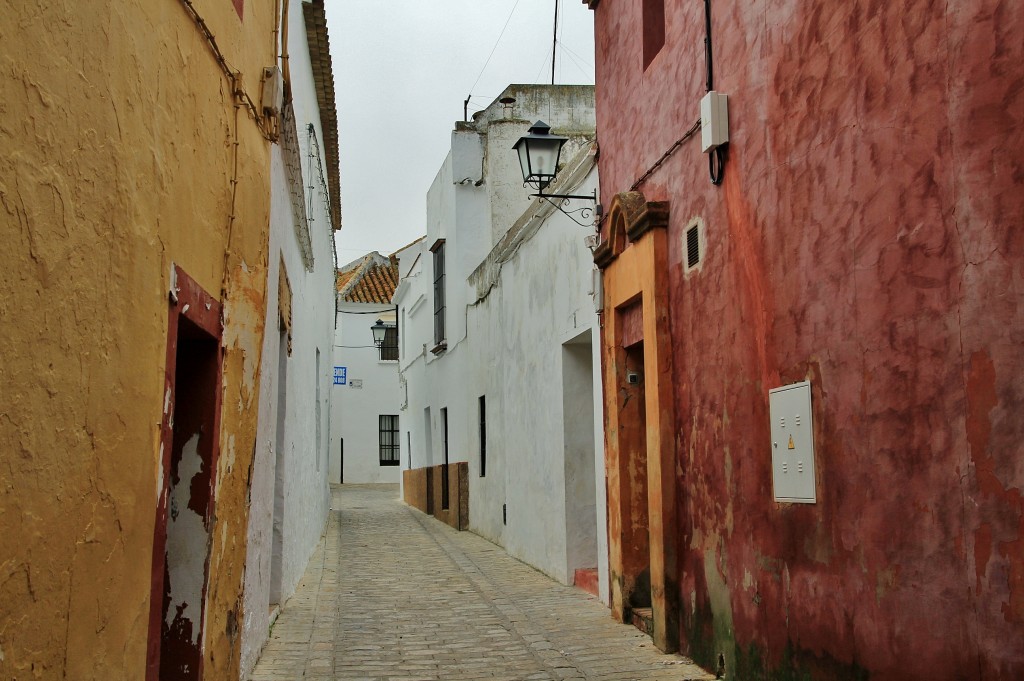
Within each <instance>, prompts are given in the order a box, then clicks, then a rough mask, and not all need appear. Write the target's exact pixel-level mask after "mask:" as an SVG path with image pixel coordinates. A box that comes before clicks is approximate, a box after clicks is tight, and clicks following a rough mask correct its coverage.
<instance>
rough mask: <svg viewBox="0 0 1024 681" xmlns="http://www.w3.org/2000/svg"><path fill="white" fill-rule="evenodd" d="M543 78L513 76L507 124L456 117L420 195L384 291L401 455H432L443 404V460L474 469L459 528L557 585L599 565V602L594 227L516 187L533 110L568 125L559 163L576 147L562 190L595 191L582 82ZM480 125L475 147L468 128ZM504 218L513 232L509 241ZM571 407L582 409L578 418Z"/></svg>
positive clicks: (493, 115)
mask: <svg viewBox="0 0 1024 681" xmlns="http://www.w3.org/2000/svg"><path fill="white" fill-rule="evenodd" d="M544 89H545V88H537V87H536V86H535V87H532V88H520V86H510V88H509V91H511V93H512V96H515V97H516V98H517V104H516V108H515V109H514V110H513V112H512V116H513V119H514V120H506V119H504V118H502V116H504V115H505V112H504V111H503V110H502V109H501V108H500V106H499V107H494V106H493V105H492V107H489V108H488V110H486V111H485V112H482V113H480V114H478V115H477V116H475V120H476V124H475V126H474V125H466V124H458V125H457V129H456V131H455V133H453V144H452V153H451V154H450V155H449V157H448V158H447V159H446V160H445V163H444V164H443V165H442V167H441V170H440V171H439V173H438V176H437V178H436V179H435V181H434V185H433V186H432V187H431V190H430V193H429V194H428V197H427V211H428V219H427V226H428V229H427V235H426V238H425V239H424V240H423V242H421V244H422V246H421V247H420V248H414V249H410V250H409V251H407V252H404V253H400V254H399V256H400V272H401V275H402V283H401V285H400V286H399V289H398V291H397V292H396V296H395V302H396V303H397V304H398V305H399V308H400V312H399V314H400V316H402V319H403V323H404V329H405V331H404V336H405V341H406V342H407V343H408V344H409V348H408V351H407V352H406V353H405V354H404V355H403V357H402V360H401V367H402V379H403V380H404V382H405V388H404V391H405V394H406V396H407V399H406V400H405V401H406V405H405V408H404V410H403V411H402V412H401V413H402V417H403V424H402V430H403V440H402V445H403V452H402V462H403V467H407V466H408V465H409V462H410V461H411V466H412V467H413V468H419V467H422V466H429V465H435V464H438V463H442V461H443V447H444V445H443V442H444V433H443V430H444V429H443V425H442V419H441V410H442V409H445V408H446V409H447V411H448V450H449V461H451V462H455V461H468V462H469V464H470V495H469V497H470V528H471V529H472V530H473V531H475V532H477V533H479V534H481V535H482V536H484V537H487V538H488V539H491V540H492V541H494V542H496V543H498V544H499V545H502V546H504V547H505V548H506V549H507V550H508V552H509V553H510V554H512V555H513V556H515V557H517V558H520V559H522V560H524V561H525V562H528V563H530V564H532V565H534V566H536V567H537V568H539V569H541V570H543V571H544V572H546V573H548V574H549V575H551V576H553V577H555V578H556V579H558V580H560V581H562V582H564V583H571V581H572V578H573V570H574V569H575V568H578V567H586V568H594V567H597V568H598V569H599V575H600V584H601V586H600V589H599V590H600V592H601V594H602V596H603V597H602V600H604V601H605V602H607V585H608V568H607V537H606V531H605V528H606V521H605V515H604V507H605V488H604V456H603V434H602V424H603V417H602V414H601V404H602V401H601V397H600V390H601V387H600V386H601V381H600V353H599V350H598V347H599V325H598V317H597V314H596V312H595V308H594V302H593V299H592V297H591V295H590V293H591V289H592V282H593V275H592V271H593V260H592V256H591V254H590V251H589V250H588V249H587V248H586V247H585V246H584V243H583V239H584V237H585V236H586V235H587V234H589V233H591V231H590V230H589V229H587V228H584V227H580V226H578V225H576V224H575V223H573V222H571V221H570V220H569V219H568V218H566V217H565V216H563V215H562V214H561V213H558V212H555V211H554V210H553V209H552V208H551V207H550V206H549V205H547V204H545V203H543V202H540V201H533V200H531V199H530V198H529V197H528V193H529V192H528V190H526V189H524V188H523V186H522V176H521V174H520V169H519V163H518V160H517V158H516V155H515V154H514V152H513V151H512V145H513V143H514V142H515V139H518V137H519V136H521V135H522V134H524V133H525V132H526V128H527V127H529V124H531V123H532V122H533V121H534V120H536V119H538V118H541V119H543V120H545V121H546V122H547V123H549V124H550V125H552V127H553V128H554V129H555V130H556V131H558V132H565V133H567V134H570V135H574V134H575V135H576V136H575V137H574V139H573V142H572V143H570V144H567V145H566V150H565V151H564V152H563V162H566V161H568V160H569V159H571V158H573V156H574V155H575V157H576V160H577V161H578V162H579V163H580V165H579V167H578V171H577V173H576V175H575V179H574V181H573V184H572V186H568V187H564V188H562V191H563V192H567V193H573V194H589V193H591V192H592V191H594V190H595V189H596V187H597V172H596V169H594V168H593V161H592V158H591V159H584V156H585V155H586V154H577V153H576V152H580V151H581V149H583V148H584V146H585V145H589V141H588V140H587V139H585V138H583V137H581V136H580V135H579V134H578V133H582V132H585V131H587V123H586V120H587V117H588V116H589V132H590V133H591V134H592V132H593V105H592V91H590V93H586V92H583V93H581V92H580V91H579V90H573V89H571V88H570V89H565V88H554V89H552V90H554V91H553V92H548V93H547V94H546V95H545V93H544V92H541V91H540V90H544ZM503 94H505V93H503ZM547 96H552V97H554V99H555V100H557V101H556V102H553V103H550V102H548V101H546V97H547ZM581 101H583V102H584V104H580V102H581ZM481 132H485V133H486V135H484V136H483V137H482V140H483V141H482V143H481V144H480V145H478V147H479V149H475V148H474V145H473V143H472V140H467V139H465V138H466V136H469V135H473V136H476V137H478V138H479V137H480V134H481ZM474 153H478V154H483V157H482V161H483V166H482V167H483V169H484V170H483V173H482V176H481V177H480V178H477V179H473V178H472V176H471V175H468V174H467V177H470V179H472V181H465V179H466V178H464V177H454V175H453V169H454V170H458V171H459V173H458V174H460V175H461V174H462V173H468V172H469V171H470V170H471V169H472V168H473V167H474V159H473V157H472V155H473V154H474ZM581 159H582V160H581ZM588 163H589V165H586V164H588ZM588 168H589V170H588ZM513 223H516V224H515V226H513ZM510 228H512V229H513V231H514V232H515V233H517V234H518V235H519V237H518V238H517V239H515V240H512V241H509V237H507V236H506V235H507V234H508V233H509V230H510ZM439 238H444V239H445V240H446V242H445V249H446V254H447V256H446V277H447V282H446V284H447V286H446V289H447V307H448V309H447V319H446V327H447V330H448V332H447V334H446V335H447V342H448V347H447V350H446V351H444V352H442V353H439V354H437V355H435V354H433V353H432V352H430V349H431V348H432V347H433V346H434V343H433V296H434V294H433V256H432V253H431V252H430V251H429V250H428V249H429V248H430V247H431V246H432V245H433V244H434V243H435V242H436V241H437V239H439ZM502 239H505V242H503V241H502ZM588 371H589V372H590V375H589V377H587V376H586V375H585V373H586V372H588ZM588 378H589V380H587V379H588ZM566 389H568V392H567V390H566ZM586 391H589V392H588V394H582V393H583V392H586ZM481 395H483V396H485V397H486V408H487V414H486V423H487V444H486V447H487V470H486V476H485V477H481V476H480V442H479V439H480V438H479V398H480V396H481ZM583 409H589V418H581V416H580V413H581V410H583ZM567 419H568V420H567ZM567 423H568V424H569V425H568V427H567V426H566V424H567ZM410 443H411V451H407V450H408V449H409V447H408V444H410ZM567 454H568V456H567ZM503 506H504V507H505V510H506V513H507V521H506V522H505V523H503V517H502V515H503V513H502V512H503Z"/></svg>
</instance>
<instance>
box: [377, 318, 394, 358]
mask: <svg viewBox="0 0 1024 681" xmlns="http://www.w3.org/2000/svg"><path fill="white" fill-rule="evenodd" d="M380 359H381V361H382V362H387V361H392V362H393V361H397V360H398V327H397V326H389V327H388V328H386V329H384V342H383V343H381V345H380Z"/></svg>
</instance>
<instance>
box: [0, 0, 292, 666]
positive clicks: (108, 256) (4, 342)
mask: <svg viewBox="0 0 1024 681" xmlns="http://www.w3.org/2000/svg"><path fill="white" fill-rule="evenodd" d="M193 5H194V7H195V9H196V11H197V12H198V14H199V15H201V16H202V18H203V19H204V20H205V21H206V23H207V24H208V26H209V27H210V30H211V32H212V33H213V34H214V35H215V36H216V42H217V43H218V44H219V46H220V49H221V51H222V52H223V53H224V55H225V56H226V58H227V61H228V63H229V64H230V66H231V68H233V69H235V70H237V71H239V72H241V73H242V74H243V76H242V79H241V86H242V87H243V88H244V89H245V90H246V91H247V92H248V93H249V94H250V96H251V97H252V99H253V100H254V101H256V102H257V104H258V102H259V100H260V80H261V74H262V68H263V67H265V66H270V65H272V64H274V62H275V52H276V50H275V40H276V37H275V28H276V23H277V21H276V7H275V5H276V3H275V2H274V0H259V1H257V0H246V1H245V3H244V5H245V6H244V18H241V19H240V18H239V16H238V14H237V13H236V11H235V7H234V4H233V2H232V0H194V2H193ZM235 102H236V100H235V97H234V96H233V93H232V88H231V83H230V81H229V79H228V78H227V77H226V76H225V75H224V73H223V71H222V70H221V67H220V66H219V65H218V64H217V62H216V61H215V59H214V57H213V51H212V50H211V47H210V45H209V43H208V42H207V40H206V38H205V37H204V36H203V34H202V33H201V32H200V30H199V29H198V28H197V24H196V22H195V21H194V19H193V18H192V16H191V15H190V14H189V13H188V12H187V11H186V7H185V3H184V2H183V0H147V1H146V2H112V1H110V0H90V1H89V2H62V3H55V2H44V1H41V0H17V2H4V3H0V235H2V249H0V678H2V679H5V680H6V679H11V678H18V679H29V678H44V679H56V678H67V679H93V678H108V679H143V678H144V674H145V663H146V641H147V635H148V617H149V611H150V588H151V585H150V577H151V574H150V573H151V565H152V553H151V552H152V548H153V531H154V517H155V504H156V499H157V491H158V484H159V480H158V464H159V461H160V422H161V414H162V400H163V395H162V392H163V388H164V366H165V362H166V352H167V337H166V334H167V314H168V294H167V291H168V286H169V276H170V274H169V273H170V271H171V268H172V263H177V264H178V265H180V266H181V267H182V269H183V270H184V271H185V272H187V273H188V274H190V275H191V276H192V277H193V278H194V279H196V280H197V281H198V282H199V284H200V285H201V286H202V287H203V288H204V289H206V291H207V292H208V293H210V294H211V295H212V296H214V297H215V298H218V299H219V300H221V301H222V303H223V305H224V317H225V320H224V337H223V344H224V346H225V359H224V365H223V367H224V375H223V401H222V412H221V437H220V443H221V445H220V459H219V465H218V470H217V488H216V520H215V522H214V524H213V525H212V528H211V529H212V535H211V536H212V546H211V552H210V567H209V570H210V573H209V574H210V577H209V582H208V598H207V612H206V622H205V641H206V643H205V660H206V662H205V678H207V679H229V678H230V679H236V678H237V677H238V669H237V667H238V638H237V636H238V634H237V631H238V626H237V620H238V618H239V617H240V616H241V613H240V602H241V590H242V577H243V568H244V565H243V564H244V559H245V536H246V532H245V528H246V500H247V489H246V486H247V478H248V470H249V467H250V462H251V458H252V452H253V444H254V437H255V425H256V411H257V410H256V407H257V405H256V399H257V395H258V387H259V386H258V382H259V376H258V366H259V351H260V348H261V339H262V335H263V327H264V319H263V316H264V314H265V309H266V306H265V301H264V298H265V294H266V268H267V243H268V238H267V237H268V221H269V201H270V199H269V165H270V162H269V150H270V143H269V142H268V141H267V140H266V139H265V137H264V133H263V130H262V128H261V127H260V126H259V125H258V124H257V122H256V121H255V120H253V118H252V117H251V116H250V115H249V114H248V113H247V110H246V109H245V108H240V109H237V110H236V107H235ZM236 111H237V113H236ZM236 126H237V127H236ZM236 136H237V137H236ZM236 138H237V143H238V144H237V179H238V184H237V196H236V197H235V200H234V206H233V207H232V183H231V178H232V175H233V172H234V168H235V166H236V160H235V157H234V153H235V144H234V142H235V140H236ZM232 214H233V215H234V216H235V217H234V223H233V227H229V225H230V216H231V215H232ZM225 265H226V272H225Z"/></svg>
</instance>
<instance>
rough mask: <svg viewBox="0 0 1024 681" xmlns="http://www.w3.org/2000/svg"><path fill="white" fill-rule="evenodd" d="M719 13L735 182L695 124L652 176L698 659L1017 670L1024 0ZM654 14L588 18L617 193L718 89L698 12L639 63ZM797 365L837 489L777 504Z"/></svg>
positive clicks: (898, 671)
mask: <svg viewBox="0 0 1024 681" xmlns="http://www.w3.org/2000/svg"><path fill="white" fill-rule="evenodd" d="M591 4H593V3H591ZM712 4H713V8H712V14H713V22H712V25H713V28H712V35H713V44H714V56H715V60H714V61H715V87H716V89H717V90H719V91H721V92H725V93H727V94H729V96H730V101H729V106H730V127H731V144H730V147H729V158H728V162H727V166H726V169H725V179H724V183H723V184H722V186H720V187H714V186H712V185H711V184H710V182H709V180H708V169H707V157H706V156H705V155H703V154H701V152H700V145H699V139H692V140H690V141H688V142H686V143H684V144H683V145H682V146H681V147H680V148H679V149H678V151H676V152H675V154H674V155H673V156H671V157H670V159H669V160H668V161H666V162H665V164H664V165H663V166H661V167H660V168H659V169H658V170H657V171H656V172H655V173H654V174H653V175H652V176H651V177H650V178H649V179H648V180H647V181H646V182H645V183H644V184H642V185H641V186H639V187H638V190H639V191H642V192H644V194H645V196H646V198H647V200H650V201H659V200H668V201H670V203H671V222H670V228H669V229H670V239H669V243H670V244H671V251H670V253H669V263H670V273H671V290H670V300H671V325H672V332H673V347H674V351H675V352H676V353H677V355H676V358H675V360H674V371H675V373H676V385H677V394H676V404H677V405H678V409H679V415H678V423H679V424H680V432H679V433H678V436H677V453H676V454H677V457H678V461H679V466H678V471H679V493H678V494H677V499H678V500H679V504H680V506H679V518H680V520H681V527H682V528H683V529H682V533H683V534H682V536H680V537H679V542H680V544H679V550H680V556H681V566H682V568H681V574H680V576H679V581H680V585H681V589H682V595H681V596H682V599H681V600H682V603H683V604H684V608H683V610H684V612H683V623H682V626H681V632H680V635H681V639H682V640H681V645H682V649H683V650H684V651H688V652H690V653H691V654H692V655H694V656H695V657H697V658H698V661H699V662H703V663H705V664H707V665H710V666H716V665H717V662H718V656H719V654H722V655H723V657H724V659H725V660H726V662H727V673H728V674H729V676H731V677H732V678H738V679H744V680H746V679H757V678H776V677H778V676H779V675H781V674H783V673H793V672H800V673H807V674H809V675H810V676H811V677H812V678H815V679H838V678H872V679H901V680H904V679H929V680H934V679H986V680H991V679H1020V678H1024V516H1022V514H1024V504H1022V499H1021V489H1022V488H1024V38H1022V36H1024V3H1021V2H1019V1H1017V0H976V1H975V2H970V3H947V2H938V1H926V0H905V1H904V2H899V3H893V2H883V1H881V0H850V1H848V2H824V1H823V0H803V1H801V2H794V1H791V0H767V1H766V0H747V1H745V2H726V1H725V0H713V3H712ZM642 5H643V3H641V2H638V1H636V0H633V1H629V0H601V1H600V3H599V4H598V5H597V7H596V9H595V13H594V16H595V30H596V39H597V117H598V139H599V143H600V149H601V156H600V171H601V193H602V195H603V197H605V203H606V204H607V203H608V202H609V201H610V199H611V196H612V195H614V194H615V193H617V192H621V191H626V190H628V189H629V188H630V187H631V186H632V185H633V183H634V182H635V181H636V180H637V179H638V178H640V177H641V175H643V174H644V172H645V171H646V170H647V169H648V168H650V167H651V166H652V165H653V164H654V162H655V161H657V160H658V158H659V157H661V156H662V154H663V153H664V152H665V151H666V150H667V149H669V148H670V147H671V146H672V144H673V142H675V141H676V140H677V139H678V138H679V137H681V136H682V134H683V132H684V131H686V130H687V129H688V128H689V127H690V126H691V125H692V124H693V122H694V121H695V120H696V119H697V118H698V114H699V110H698V102H699V100H700V97H701V96H702V95H703V94H704V79H705V75H704V50H703V38H704V13H703V5H702V3H700V2H697V1H696V0H686V1H684V0H666V6H665V16H666V39H665V45H664V47H663V48H662V50H661V52H660V53H659V54H658V55H657V56H656V57H655V58H654V59H653V61H651V63H650V66H649V67H648V68H647V70H646V71H644V69H643V65H642V60H643V37H642V36H643V31H642ZM698 137H699V134H698ZM694 216H701V217H702V218H703V219H704V221H705V224H706V232H707V244H708V248H707V254H706V260H705V262H704V264H703V267H702V269H701V270H700V271H699V272H697V273H691V274H690V275H687V276H684V274H683V269H684V268H683V265H682V259H683V257H684V252H685V249H684V247H683V236H684V235H683V231H684V229H685V228H686V226H687V225H688V223H689V220H690V218H692V217H694ZM804 378H809V379H810V380H811V381H812V385H813V401H814V418H815V448H816V462H817V470H818V488H817V494H818V503H817V504H815V505H811V506H802V505H781V504H776V503H774V502H773V501H772V485H771V469H770V452H769V430H768V390H769V389H770V388H773V387H776V386H778V385H782V384H787V383H792V382H795V381H799V380H803V379H804Z"/></svg>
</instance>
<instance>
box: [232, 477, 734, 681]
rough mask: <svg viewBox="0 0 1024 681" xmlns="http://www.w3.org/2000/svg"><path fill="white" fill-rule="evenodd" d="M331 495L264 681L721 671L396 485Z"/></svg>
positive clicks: (550, 678) (258, 676) (264, 663)
mask: <svg viewBox="0 0 1024 681" xmlns="http://www.w3.org/2000/svg"><path fill="white" fill-rule="evenodd" d="M332 495H333V498H332V509H333V510H332V511H331V515H330V520H329V522H328V527H327V533H326V537H325V540H324V541H322V542H321V544H320V546H319V547H318V549H317V551H316V553H315V554H314V556H313V558H312V559H311V560H310V564H309V568H308V569H307V571H306V574H305V576H304V577H303V580H302V583H301V584H300V585H299V587H298V590H297V591H296V593H295V595H294V596H293V597H292V598H291V599H290V600H289V601H288V602H287V603H286V604H285V606H284V608H283V610H282V612H281V615H280V617H279V618H278V620H277V622H276V624H275V625H274V627H273V631H272V633H271V637H270V641H269V642H268V643H267V646H266V648H265V649H264V651H263V654H262V656H261V658H260V661H259V664H258V665H257V667H256V669H255V670H254V672H253V674H252V676H251V679H252V681H286V680H287V681H291V680H294V679H316V680H326V679H347V680H355V679H364V680H366V681H371V680H372V681H433V680H449V679H451V680H463V681H468V680H470V679H490V680H496V679H504V680H506V681H521V680H527V679H529V680H535V681H555V680H559V679H588V680H593V681H598V680H600V681H613V680H615V681H618V680H627V679H637V680H640V679H675V680H689V679H713V678H714V677H713V676H712V675H710V674H707V673H705V672H704V671H703V670H701V669H700V668H699V667H697V666H696V665H694V664H692V663H690V662H689V661H688V660H687V659H686V658H683V657H680V656H678V655H663V654H662V653H660V652H659V651H658V650H657V649H656V648H654V646H653V645H652V644H651V641H650V639H649V638H648V637H646V636H644V635H643V634H641V633H640V632H639V631H637V630H636V629H634V628H633V627H631V626H625V625H622V624H618V623H616V622H615V621H614V620H612V618H611V617H610V616H609V613H608V610H607V609H606V608H605V607H604V606H603V605H602V604H601V603H600V602H599V601H598V600H597V599H596V598H594V597H592V596H590V595H589V594H586V593H584V592H583V591H580V590H579V589H576V588H574V587H567V586H563V585H561V584H558V583H557V582H555V581H553V580H551V579H550V578H548V577H547V576H545V575H543V574H542V573H540V572H537V571H536V570H534V569H532V568H530V567H529V566H527V565H525V564H523V563H520V562H519V561H517V560H515V559H513V558H510V557H509V556H508V555H507V554H506V553H505V552H504V551H503V550H502V549H500V548H499V547H497V546H495V545H494V544H491V543H490V542H488V541H486V540H484V539H482V538H480V537H478V536H477V535H475V534H472V533H470V532H457V531H455V530H453V529H452V528H450V527H448V526H447V525H444V524H443V523H440V522H438V521H436V520H434V519H433V518H430V517H428V516H424V515H423V514H421V513H419V512H418V511H415V510H413V509H410V508H408V507H407V506H405V505H404V504H403V503H402V502H400V501H398V499H397V495H398V493H397V487H396V486H393V485H360V486H352V485H347V486H343V487H342V486H335V487H334V488H333V490H332Z"/></svg>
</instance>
